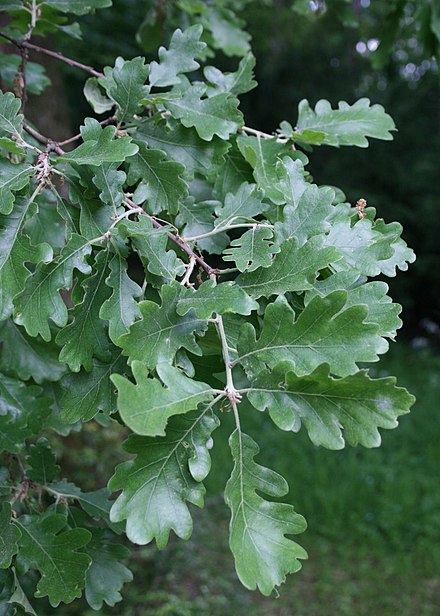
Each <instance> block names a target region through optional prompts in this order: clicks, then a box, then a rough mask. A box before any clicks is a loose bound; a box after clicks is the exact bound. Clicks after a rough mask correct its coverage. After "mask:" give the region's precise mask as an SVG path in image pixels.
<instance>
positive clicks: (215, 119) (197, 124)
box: [166, 85, 243, 141]
mask: <svg viewBox="0 0 440 616" xmlns="http://www.w3.org/2000/svg"><path fill="white" fill-rule="evenodd" d="M205 92H206V86H204V85H192V86H190V87H189V88H188V89H187V90H186V91H185V92H184V94H183V96H182V97H180V98H179V99H176V100H173V101H172V100H170V101H168V102H167V103H166V107H167V108H168V109H169V110H170V111H171V113H172V115H173V117H175V118H177V119H179V120H180V121H181V122H182V124H183V125H184V126H186V127H187V128H191V127H194V128H195V129H196V131H197V133H198V135H199V137H200V138H201V139H204V140H205V141H211V140H212V138H213V137H214V135H217V136H218V137H220V138H221V139H228V138H229V137H230V135H232V134H234V133H236V132H237V131H238V129H239V128H241V127H242V126H243V116H242V114H241V112H240V111H238V109H237V106H238V99H237V98H236V97H235V96H233V95H231V94H229V93H222V94H216V95H215V96H211V97H210V98H202V97H203V95H204V94H205Z"/></svg>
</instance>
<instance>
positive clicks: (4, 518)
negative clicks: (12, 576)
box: [0, 502, 21, 569]
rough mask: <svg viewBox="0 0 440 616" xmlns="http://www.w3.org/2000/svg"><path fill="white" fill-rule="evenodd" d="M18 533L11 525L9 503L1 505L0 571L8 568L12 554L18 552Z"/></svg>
mask: <svg viewBox="0 0 440 616" xmlns="http://www.w3.org/2000/svg"><path fill="white" fill-rule="evenodd" d="M20 535H21V533H20V531H19V530H18V528H17V527H16V526H15V525H14V524H13V523H12V511H11V504H10V503H6V502H5V503H3V506H2V507H1V509H0V569H7V568H8V567H10V565H11V562H12V558H13V556H14V554H16V553H17V552H18V543H17V542H18V540H19V539H20Z"/></svg>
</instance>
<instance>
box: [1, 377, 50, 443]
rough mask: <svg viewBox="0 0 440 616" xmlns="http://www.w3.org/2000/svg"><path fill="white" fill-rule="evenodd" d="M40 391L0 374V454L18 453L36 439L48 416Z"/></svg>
mask: <svg viewBox="0 0 440 616" xmlns="http://www.w3.org/2000/svg"><path fill="white" fill-rule="evenodd" d="M40 393H41V388H40V387H37V386H35V385H30V386H27V385H26V384H25V383H23V382H22V381H19V380H17V379H12V378H10V377H7V376H5V375H3V374H0V453H1V452H2V451H9V452H10V453H18V452H19V451H21V450H22V449H23V447H24V445H25V442H24V441H25V439H27V438H29V437H30V436H32V435H36V434H37V433H38V432H39V431H40V430H41V427H42V424H43V423H44V421H45V419H46V417H47V416H48V414H49V413H50V409H49V402H50V401H49V400H48V399H47V398H42V397H40Z"/></svg>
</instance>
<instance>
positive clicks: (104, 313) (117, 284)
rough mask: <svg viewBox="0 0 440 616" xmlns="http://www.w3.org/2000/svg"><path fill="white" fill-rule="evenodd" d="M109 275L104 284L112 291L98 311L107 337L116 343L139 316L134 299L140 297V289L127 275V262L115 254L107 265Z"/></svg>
mask: <svg viewBox="0 0 440 616" xmlns="http://www.w3.org/2000/svg"><path fill="white" fill-rule="evenodd" d="M109 267H110V274H109V276H108V278H106V280H105V284H106V285H107V286H108V287H110V288H111V289H112V290H113V291H112V294H111V296H110V297H109V298H108V299H106V300H105V302H104V303H103V304H102V306H101V309H100V311H99V316H100V317H101V319H107V320H108V324H109V336H110V338H111V340H112V341H113V342H114V343H115V344H116V341H117V340H118V339H119V338H120V337H121V336H122V334H125V333H127V332H128V329H129V327H130V325H131V324H132V323H133V322H134V320H135V319H136V318H137V317H138V316H140V311H139V306H138V302H136V298H139V297H141V295H142V289H141V287H140V286H139V285H138V284H136V283H135V282H134V280H132V279H131V278H130V277H129V276H128V274H127V262H126V260H125V259H124V258H123V257H122V256H121V255H120V254H115V255H113V257H112V258H111V260H110V263H109Z"/></svg>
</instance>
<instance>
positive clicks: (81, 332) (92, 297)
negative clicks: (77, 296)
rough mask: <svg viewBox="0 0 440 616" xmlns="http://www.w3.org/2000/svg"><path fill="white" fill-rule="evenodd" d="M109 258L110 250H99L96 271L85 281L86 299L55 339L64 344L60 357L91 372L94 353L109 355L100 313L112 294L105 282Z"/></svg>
mask: <svg viewBox="0 0 440 616" xmlns="http://www.w3.org/2000/svg"><path fill="white" fill-rule="evenodd" d="M108 259H109V251H108V250H102V251H101V252H99V253H98V255H97V257H96V260H95V271H94V273H93V274H92V275H90V276H89V277H88V278H86V279H85V281H84V282H83V284H82V287H83V289H84V298H83V301H82V302H81V303H80V304H78V305H77V306H75V307H74V308H73V310H71V316H72V317H73V321H71V322H70V323H69V324H68V325H66V327H64V328H63V329H62V330H61V331H60V332H58V334H57V337H56V343H57V344H59V345H60V346H62V347H63V348H62V349H61V352H60V361H62V362H64V363H66V364H67V365H68V366H69V368H70V369H71V370H72V371H73V372H78V371H79V370H80V368H81V366H84V368H85V370H87V371H88V372H90V370H91V369H92V359H93V357H97V358H98V359H100V360H101V361H106V360H108V359H109V357H110V340H109V338H108V336H107V327H106V323H105V321H103V320H102V319H101V318H100V316H99V311H100V309H101V306H102V304H103V303H104V302H105V301H106V300H107V299H108V297H109V295H110V290H109V288H108V286H107V285H106V284H105V280H106V277H107V275H108V267H107V265H108Z"/></svg>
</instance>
